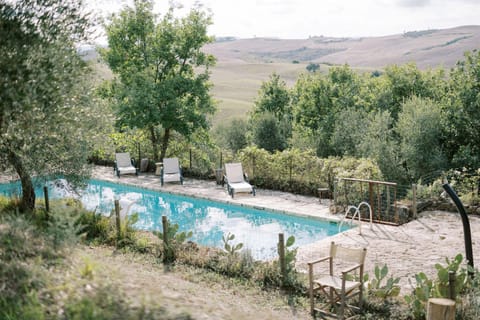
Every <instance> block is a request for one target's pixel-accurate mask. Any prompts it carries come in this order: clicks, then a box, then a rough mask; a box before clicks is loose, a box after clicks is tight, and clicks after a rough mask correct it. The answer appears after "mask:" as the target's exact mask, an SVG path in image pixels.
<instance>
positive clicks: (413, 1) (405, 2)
mask: <svg viewBox="0 0 480 320" xmlns="http://www.w3.org/2000/svg"><path fill="white" fill-rule="evenodd" d="M397 4H398V5H400V6H402V7H426V6H428V5H429V4H430V0H397Z"/></svg>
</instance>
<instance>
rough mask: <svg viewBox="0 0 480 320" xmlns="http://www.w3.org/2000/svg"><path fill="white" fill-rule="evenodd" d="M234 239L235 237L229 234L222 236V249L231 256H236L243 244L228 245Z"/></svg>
mask: <svg viewBox="0 0 480 320" xmlns="http://www.w3.org/2000/svg"><path fill="white" fill-rule="evenodd" d="M234 239H235V235H234V234H231V233H227V234H226V235H225V234H224V235H223V236H222V242H223V248H224V250H225V252H226V253H227V254H229V255H231V256H233V255H236V254H237V253H238V252H239V251H240V250H242V248H243V243H237V244H236V245H234V244H230V241H233V240H234Z"/></svg>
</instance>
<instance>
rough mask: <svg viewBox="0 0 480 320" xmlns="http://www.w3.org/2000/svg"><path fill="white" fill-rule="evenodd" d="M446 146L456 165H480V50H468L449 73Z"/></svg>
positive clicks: (453, 163)
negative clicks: (463, 58)
mask: <svg viewBox="0 0 480 320" xmlns="http://www.w3.org/2000/svg"><path fill="white" fill-rule="evenodd" d="M444 112H445V114H446V122H445V128H446V130H447V135H446V140H445V147H446V150H447V154H448V157H449V159H450V161H451V163H452V165H453V166H454V167H457V168H459V167H467V168H470V169H476V168H478V167H480V51H474V52H466V53H465V60H463V61H459V62H458V63H457V66H456V67H455V68H454V69H452V71H451V73H450V82H449V88H448V94H447V95H446V103H445V104H444Z"/></svg>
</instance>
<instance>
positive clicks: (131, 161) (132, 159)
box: [130, 158, 136, 167]
mask: <svg viewBox="0 0 480 320" xmlns="http://www.w3.org/2000/svg"><path fill="white" fill-rule="evenodd" d="M130 163H131V164H132V166H134V167H136V165H135V159H134V158H131V159H130Z"/></svg>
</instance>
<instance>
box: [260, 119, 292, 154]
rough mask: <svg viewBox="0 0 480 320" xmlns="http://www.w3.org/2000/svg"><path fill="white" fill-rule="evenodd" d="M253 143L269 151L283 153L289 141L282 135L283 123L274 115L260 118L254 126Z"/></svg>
mask: <svg viewBox="0 0 480 320" xmlns="http://www.w3.org/2000/svg"><path fill="white" fill-rule="evenodd" d="M252 131H253V142H254V143H255V144H256V145H257V146H258V147H260V148H263V149H265V150H267V151H270V152H274V151H277V150H278V151H282V150H284V149H285V148H286V147H287V139H286V137H285V135H284V134H282V127H281V122H279V121H278V120H277V119H276V118H275V116H274V115H273V114H272V113H269V112H265V113H263V114H262V115H260V116H258V117H257V118H256V120H255V122H254V124H253V129H252Z"/></svg>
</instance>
